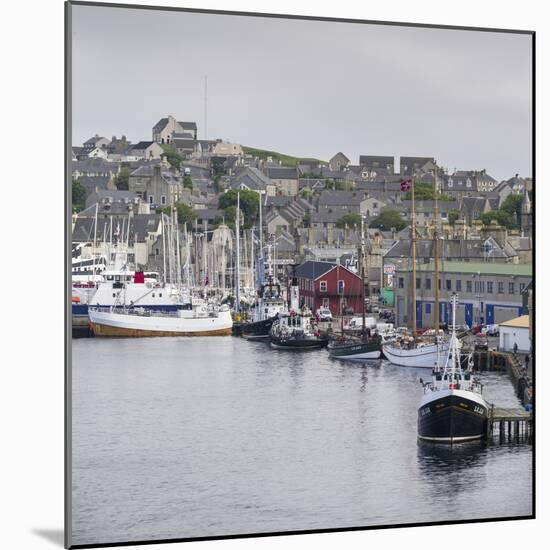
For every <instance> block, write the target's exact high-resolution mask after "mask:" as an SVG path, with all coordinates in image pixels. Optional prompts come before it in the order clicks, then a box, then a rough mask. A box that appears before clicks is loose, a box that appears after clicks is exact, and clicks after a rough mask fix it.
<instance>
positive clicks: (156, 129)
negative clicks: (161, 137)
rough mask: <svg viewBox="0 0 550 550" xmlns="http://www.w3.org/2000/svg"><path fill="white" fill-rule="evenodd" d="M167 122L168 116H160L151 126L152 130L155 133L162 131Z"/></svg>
mask: <svg viewBox="0 0 550 550" xmlns="http://www.w3.org/2000/svg"><path fill="white" fill-rule="evenodd" d="M167 124H168V118H161V119H160V120H159V121H158V122H157V123H156V124H155V125H154V126H153V132H155V134H158V133H159V132H162V130H164V128H165V126H166V125H167Z"/></svg>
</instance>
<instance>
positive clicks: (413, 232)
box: [411, 178, 416, 342]
mask: <svg viewBox="0 0 550 550" xmlns="http://www.w3.org/2000/svg"><path fill="white" fill-rule="evenodd" d="M411 198H412V208H411V258H412V285H411V286H412V293H411V295H412V334H413V339H414V341H415V342H416V213H415V207H414V178H411Z"/></svg>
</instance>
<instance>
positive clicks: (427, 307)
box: [426, 304, 432, 315]
mask: <svg viewBox="0 0 550 550" xmlns="http://www.w3.org/2000/svg"><path fill="white" fill-rule="evenodd" d="M431 312H432V304H426V315H429V314H430V313H431Z"/></svg>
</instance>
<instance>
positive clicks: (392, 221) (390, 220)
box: [369, 208, 407, 231]
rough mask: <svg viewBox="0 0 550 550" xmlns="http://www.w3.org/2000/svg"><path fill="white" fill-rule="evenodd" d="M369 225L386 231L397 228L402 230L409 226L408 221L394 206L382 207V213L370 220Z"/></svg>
mask: <svg viewBox="0 0 550 550" xmlns="http://www.w3.org/2000/svg"><path fill="white" fill-rule="evenodd" d="M369 227H375V228H378V229H383V230H386V231H388V230H390V229H392V228H395V229H396V230H397V231H401V229H404V228H405V227H407V222H406V220H405V219H404V218H403V216H401V214H400V213H399V211H398V210H395V209H393V208H382V211H381V212H380V214H379V215H378V216H377V217H376V218H374V220H372V221H371V222H370V225H369Z"/></svg>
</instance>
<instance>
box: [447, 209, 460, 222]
mask: <svg viewBox="0 0 550 550" xmlns="http://www.w3.org/2000/svg"><path fill="white" fill-rule="evenodd" d="M458 218H460V210H456V209H455V208H451V210H449V213H448V214H447V219H448V220H449V223H450V224H451V225H454V224H455V222H456V220H458Z"/></svg>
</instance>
